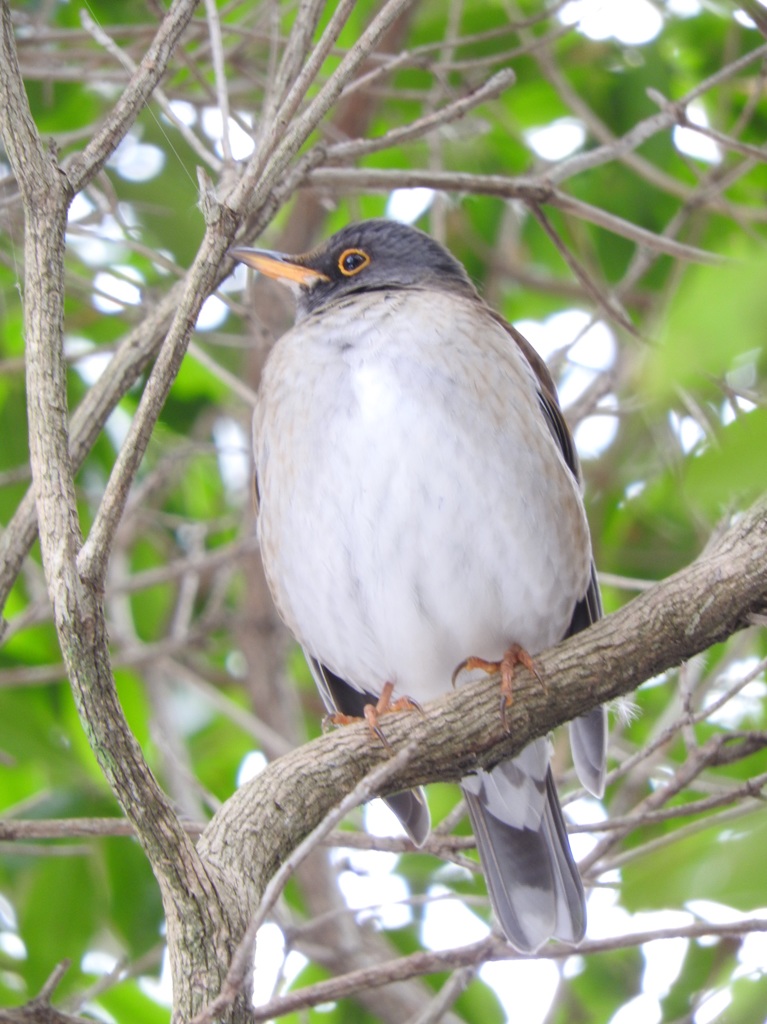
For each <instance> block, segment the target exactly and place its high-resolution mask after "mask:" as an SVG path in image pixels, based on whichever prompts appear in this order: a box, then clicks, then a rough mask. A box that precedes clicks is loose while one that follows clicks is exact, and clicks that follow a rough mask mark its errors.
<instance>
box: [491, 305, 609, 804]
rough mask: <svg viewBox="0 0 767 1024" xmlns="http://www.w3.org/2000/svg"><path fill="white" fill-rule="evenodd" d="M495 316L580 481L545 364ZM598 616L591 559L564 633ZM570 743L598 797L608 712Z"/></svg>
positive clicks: (588, 720) (585, 724) (581, 724)
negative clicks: (535, 384) (524, 366)
mask: <svg viewBox="0 0 767 1024" xmlns="http://www.w3.org/2000/svg"><path fill="white" fill-rule="evenodd" d="M495 319H496V320H497V321H498V322H500V323H501V324H503V326H504V327H505V328H506V330H507V332H508V333H509V335H510V336H511V338H512V339H513V341H514V342H515V343H516V344H517V345H518V346H519V348H520V349H521V351H522V354H523V355H524V357H525V359H526V360H527V362H528V363H529V364H530V367H531V368H532V370H533V372H534V373H535V375H536V377H537V378H538V399H539V402H540V405H541V411H542V412H543V415H544V417H545V419H546V424H547V426H548V428H549V430H550V431H551V434H552V436H553V438H554V440H555V441H556V442H557V444H558V445H559V449H560V451H561V452H562V457H563V458H564V460H565V463H566V465H567V467H568V469H569V470H570V472H571V473H572V474H573V476H574V477H575V479H576V480H578V481H580V479H581V470H580V463H579V462H578V453H577V452H576V450H575V443H574V441H573V435H572V434H571V433H570V428H569V427H568V426H567V423H566V421H565V418H564V416H563V415H562V409H561V407H560V405H559V401H558V399H557V390H556V387H555V385H554V381H553V379H552V377H551V374H550V373H549V370H548V367H547V366H546V364H545V363H544V361H543V360H542V359H541V357H540V356H539V355H538V353H537V352H536V351H535V349H534V348H533V347H532V345H531V344H530V342H529V341H528V340H527V339H526V338H525V337H524V335H522V334H520V333H519V331H518V330H517V329H516V328H515V327H513V326H512V325H511V324H509V323H507V322H506V321H505V320H504V319H503V318H502V317H501V316H500V315H496V317H495ZM601 618H602V600H601V598H600V596H599V584H598V583H597V574H596V568H595V566H594V562H593V561H592V563H591V574H590V577H589V585H588V588H587V590H586V593H585V594H584V596H583V597H582V598H581V600H580V601H579V602H578V603H577V605H576V606H575V611H574V612H573V617H572V619H571V621H570V625H569V627H568V629H567V632H566V633H565V637H568V636H573V635H574V634H575V633H580V631H581V630H582V629H586V627H587V626H590V625H591V624H592V623H594V622H596V621H597V620H598V619H601ZM563 639H564V637H563ZM570 745H571V747H572V751H573V762H574V764H575V770H576V772H577V773H578V778H579V779H580V780H581V782H582V783H583V785H584V786H585V787H586V789H588V790H589V792H590V793H593V794H594V796H597V797H601V796H602V794H603V793H604V788H605V770H606V764H605V762H606V757H607V712H606V711H605V709H604V708H603V707H599V708H594V709H593V710H592V711H589V712H587V713H586V714H585V715H581V716H580V718H576V719H574V720H573V721H572V722H571V723H570Z"/></svg>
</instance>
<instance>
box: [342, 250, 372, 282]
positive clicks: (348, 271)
mask: <svg viewBox="0 0 767 1024" xmlns="http://www.w3.org/2000/svg"><path fill="white" fill-rule="evenodd" d="M369 263H370V257H369V256H368V254H367V253H366V252H363V251H362V249H344V251H343V252H342V253H341V255H340V256H339V257H338V269H339V270H340V271H341V273H342V274H343V275H344V277H354V275H355V274H359V272H360V271H361V270H364V269H365V267H366V266H367V265H368V264H369Z"/></svg>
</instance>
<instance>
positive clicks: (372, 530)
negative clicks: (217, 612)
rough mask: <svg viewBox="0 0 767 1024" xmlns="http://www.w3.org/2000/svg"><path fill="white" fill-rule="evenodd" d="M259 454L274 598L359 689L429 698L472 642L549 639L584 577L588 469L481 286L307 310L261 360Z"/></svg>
mask: <svg viewBox="0 0 767 1024" xmlns="http://www.w3.org/2000/svg"><path fill="white" fill-rule="evenodd" d="M477 317H479V318H480V322H481V323H483V327H482V332H481V336H479V337H478V336H477V329H476V325H477ZM255 453H256V462H257V472H258V476H259V485H260V494H261V507H260V514H259V532H260V538H261V550H262V557H263V560H264V566H265V569H266V573H267V578H268V580H269V584H270V587H271V589H272V593H273V595H274V598H275V601H276V603H277V606H278V608H279V610H280V612H281V614H282V615H283V617H284V619H285V621H286V622H287V624H288V626H289V627H290V628H291V630H292V631H293V632H294V634H295V635H296V637H297V639H298V640H299V641H300V642H301V643H302V644H303V645H304V646H305V648H306V649H307V650H308V651H309V652H310V653H311V654H313V655H314V656H315V657H317V658H319V659H320V660H321V661H322V662H323V663H325V664H326V665H327V666H328V667H329V668H331V669H332V670H333V671H334V672H336V673H337V674H338V675H340V676H341V677H343V678H344V679H346V680H347V681H348V682H350V683H351V684H353V685H355V686H358V687H360V688H364V689H368V690H373V691H376V690H378V689H380V687H381V686H382V685H383V683H384V682H385V681H387V680H391V681H392V682H394V683H395V685H396V687H397V689H398V691H399V692H401V693H406V694H408V695H410V696H412V697H414V698H415V699H417V700H429V699H431V698H432V697H434V696H437V695H438V694H440V693H442V692H444V691H445V690H446V689H447V688H448V687H449V685H450V675H451V672H452V670H453V668H454V667H455V665H456V664H457V663H458V662H459V661H460V660H461V659H463V658H465V657H467V656H469V655H479V656H482V657H486V658H498V657H500V656H501V654H502V653H503V651H504V650H505V649H506V647H508V645H509V644H510V643H512V642H515V641H516V642H518V643H521V644H522V645H523V646H524V647H526V648H527V649H528V650H530V651H531V652H532V653H535V652H536V651H538V650H541V649H542V648H544V647H545V646H547V645H549V644H551V643H554V642H556V641H557V640H558V639H560V638H561V636H562V635H563V634H564V632H565V630H566V628H567V625H568V623H569V620H570V617H571V615H572V611H573V607H574V604H575V602H576V600H577V599H579V598H580V597H581V596H582V595H583V593H584V592H585V590H586V586H587V583H588V573H589V561H590V546H589V539H588V529H587V526H586V521H585V515H584V513H583V508H582V505H581V499H580V495H579V492H578V486H577V483H576V482H575V480H574V479H573V478H572V476H571V474H570V473H569V471H568V469H567V468H566V466H565V464H564V462H563V460H562V457H561V455H560V453H559V450H558V448H557V446H556V443H555V442H554V440H553V438H552V436H551V434H550V432H549V430H548V427H547V426H546V423H545V420H544V418H543V415H542V413H541V411H540V408H539V404H538V397H537V392H536V387H535V382H534V378H533V376H532V373H531V371H530V370H529V367H528V366H527V364H526V363H525V362H524V359H523V358H522V356H521V355H520V353H519V352H518V350H517V348H516V346H515V345H514V343H513V341H512V340H511V339H510V338H509V336H508V335H507V334H506V332H505V331H504V330H503V329H502V328H501V327H500V326H499V325H498V324H496V323H495V321H494V320H493V319H492V318H491V317H490V316H489V315H487V314H486V313H485V312H484V311H483V309H482V307H481V306H479V305H478V304H477V303H476V302H473V301H472V300H471V299H466V298H463V297H461V296H454V295H450V294H447V293H442V292H426V291H415V290H414V291H396V292H390V293H387V292H376V293H371V294H370V295H363V296H359V297H354V298H348V299H346V300H343V301H342V302H339V303H337V304H336V305H334V306H333V307H331V308H330V309H328V310H326V311H324V312H323V314H322V315H321V316H318V315H313V316H310V317H308V318H307V319H305V320H303V321H302V322H301V323H300V324H299V326H298V327H297V328H294V329H293V330H292V331H289V332H288V333H287V334H286V335H284V336H283V337H282V338H281V339H280V341H279V342H278V343H277V345H276V346H275V349H274V351H273V352H272V354H271V356H270V358H269V360H268V363H267V367H266V368H265V371H264V378H263V381H262V386H261V393H260V401H259V407H258V410H257V413H256V419H255Z"/></svg>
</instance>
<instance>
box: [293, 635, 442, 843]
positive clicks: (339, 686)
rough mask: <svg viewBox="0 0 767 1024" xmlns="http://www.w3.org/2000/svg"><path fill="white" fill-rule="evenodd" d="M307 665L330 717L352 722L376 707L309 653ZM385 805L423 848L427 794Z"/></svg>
mask: <svg viewBox="0 0 767 1024" xmlns="http://www.w3.org/2000/svg"><path fill="white" fill-rule="evenodd" d="M304 655H305V657H306V661H307V663H308V665H309V668H310V670H311V673H312V676H313V677H314V681H315V683H316V684H317V689H318V690H319V691H320V696H321V697H322V701H323V703H324V705H325V707H326V708H327V710H328V712H329V713H330V714H333V713H334V712H340V713H341V714H343V715H350V716H351V717H353V718H364V714H365V705H366V704H375V703H376V701H377V700H378V698H377V697H376V696H375V695H374V694H372V693H367V692H366V691H365V690H357V689H355V688H354V687H353V686H350V685H349V683H347V682H345V680H343V679H341V677H340V676H337V675H336V674H335V672H331V671H330V669H329V668H327V667H326V666H325V665H323V664H322V663H321V662H320V661H318V660H317V659H316V658H313V657H312V656H311V655H310V654H309V652H308V651H306V650H304ZM383 799H384V802H385V803H386V804H388V806H389V807H390V808H391V809H392V811H393V812H394V813H395V814H396V816H397V817H398V818H399V820H400V823H401V825H402V827H403V828H404V829H405V831H406V832H407V834H408V835H409V836H410V838H411V839H412V841H413V842H414V843H415V844H416V846H423V844H424V843H425V842H426V838H427V836H428V835H429V831H430V829H431V817H430V815H429V805H428V804H427V803H426V794H425V793H424V791H423V789H421V788H420V787H419V788H418V789H411V790H405V791H404V792H402V793H393V794H392V795H391V796H386V797H384V798H383Z"/></svg>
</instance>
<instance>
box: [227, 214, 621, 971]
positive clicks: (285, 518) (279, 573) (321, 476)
mask: <svg viewBox="0 0 767 1024" xmlns="http://www.w3.org/2000/svg"><path fill="white" fill-rule="evenodd" d="M230 252H231V255H232V256H233V257H234V258H235V259H236V260H238V261H240V262H241V263H244V264H246V265H247V266H249V267H251V268H254V269H255V270H257V271H259V272H260V273H261V274H263V275H265V276H267V277H270V278H274V279H276V280H278V281H281V282H283V283H286V284H288V285H289V286H290V287H291V288H292V290H293V292H294V293H295V296H296V317H295V324H294V326H293V327H292V328H290V329H289V330H287V331H286V333H284V334H283V335H282V336H281V337H280V338H279V339H278V340H277V341H276V342H275V344H274V346H273V348H272V349H271V351H270V353H269V356H268V358H267V360H266V362H265V365H264V369H263V372H262V377H261V381H260V385H259V392H258V399H257V403H256V411H255V414H254V423H253V444H254V458H255V477H256V495H257V508H258V514H257V530H258V537H259V544H260V550H261V557H262V562H263V567H264V572H265V576H266V580H267V583H268V586H269V589H270V591H271V594H272V597H273V600H274V603H275V606H276V609H277V611H278V613H279V614H280V616H281V617H282V619H283V620H284V622H285V623H286V624H287V626H288V628H289V629H290V630H291V632H292V633H293V635H294V637H295V638H296V640H297V641H298V643H299V644H300V646H301V647H302V648H303V651H304V654H305V656H306V660H307V662H308V664H309V667H310V669H311V672H312V674H313V676H314V679H315V682H316V684H317V686H318V689H319V691H320V694H321V696H322V698H323V701H324V703H325V705H326V707H327V709H328V710H329V711H330V712H331V713H332V714H335V715H336V716H339V718H340V719H341V720H345V718H346V717H347V716H348V717H352V718H356V717H363V716H367V717H368V718H369V720H371V721H373V722H374V724H376V728H380V727H381V723H382V715H379V714H378V712H384V711H386V710H387V708H388V707H390V706H391V707H397V708H399V707H402V706H408V705H409V706H414V705H415V704H416V703H417V704H421V703H424V702H426V701H429V700H431V699H434V698H436V697H438V696H440V695H442V694H444V693H445V692H446V691H447V690H449V688H450V686H451V679H452V677H453V675H454V673H455V672H456V671H457V669H459V668H460V667H461V666H469V667H475V666H477V665H480V666H481V667H484V668H486V669H489V668H492V667H497V666H498V665H499V664H500V665H502V666H503V667H504V669H508V670H509V671H508V672H507V673H506V674H507V676H508V675H510V674H511V671H513V665H511V664H510V661H509V656H508V655H509V653H510V652H511V653H512V658H511V660H512V661H513V660H514V654H516V660H520V659H521V660H523V662H525V663H526V664H529V665H532V666H533V667H534V657H535V655H536V654H538V653H540V652H541V651H542V650H544V649H545V648H547V647H549V646H551V645H553V644H555V643H557V642H559V641H560V640H562V639H563V638H565V637H567V636H570V635H572V634H574V633H577V632H578V631H580V630H582V629H584V628H586V627H587V626H589V625H590V624H591V623H593V622H594V621H596V620H597V619H598V618H600V616H601V615H602V607H601V600H600V594H599V588H598V583H597V577H596V573H595V569H594V561H593V556H592V547H591V539H590V533H589V527H588V523H587V519H586V513H585V510H584V504H583V498H582V484H581V477H580V469H579V463H578V457H577V454H576V451H575V446H574V443H573V439H572V436H571V433H570V431H569V429H568V426H567V424H566V422H565V419H564V416H563V414H562V411H561V408H560V405H559V402H558V398H557V393H556V389H555V385H554V382H553V380H552V377H551V375H550V373H549V371H548V369H547V367H546V365H545V363H544V361H543V360H542V359H541V358H540V356H539V355H538V354H537V353H536V352H535V350H534V349H533V347H532V346H531V345H530V344H529V342H528V341H527V340H526V339H525V338H524V337H523V335H522V334H520V333H519V331H517V330H516V329H515V328H514V327H513V326H512V325H510V324H509V323H508V322H507V321H506V320H505V319H504V318H503V317H502V316H501V315H500V314H499V313H498V312H496V311H495V310H494V309H493V308H492V307H491V306H490V305H488V304H487V303H486V302H485V301H484V300H483V299H482V298H481V296H480V294H479V292H478V291H477V289H476V287H475V286H474V284H473V283H472V281H471V279H470V277H469V275H468V273H467V272H466V270H465V268H464V266H463V265H462V264H461V262H460V261H459V260H457V259H456V258H455V257H454V256H453V255H452V254H451V253H450V252H449V251H448V249H447V248H445V247H444V246H443V245H442V244H441V243H439V242H437V241H436V240H435V239H434V238H433V237H432V236H430V235H429V234H427V233H425V232H423V231H420V230H418V229H417V228H415V227H412V226H409V225H406V224H403V223H401V222H398V221H394V220H389V219H385V218H380V219H371V220H366V221H361V222H359V223H354V224H350V225H348V226H346V227H344V228H342V229H341V230H340V231H338V232H337V233H336V234H334V235H333V236H332V237H330V238H328V239H327V240H325V241H324V242H322V243H321V244H319V245H318V246H317V247H316V248H314V249H312V250H311V251H309V252H306V253H302V254H299V255H287V254H285V253H279V252H274V251H271V250H268V249H254V248H248V247H241V246H238V247H235V248H233V249H232V250H230ZM519 652H521V653H519ZM504 658H505V659H506V660H504ZM508 698H509V695H508V694H507V696H506V699H507V700H508ZM570 737H571V748H572V752H573V761H574V765H575V768H576V772H577V774H578V776H579V778H580V780H581V782H582V783H583V785H584V786H585V787H586V788H587V789H588V790H589V791H590V792H591V793H593V794H594V795H596V796H598V797H599V796H601V795H602V793H603V790H604V784H605V757H606V745H607V724H606V713H605V710H604V708H603V707H598V708H596V709H594V710H592V711H590V712H588V713H586V714H585V715H583V716H581V717H579V718H577V719H575V720H574V721H572V722H571V723H570ZM550 760H551V742H550V740H549V739H548V738H547V737H541V738H538V739H535V740H534V741H533V742H531V743H530V744H529V745H528V746H527V747H525V748H524V750H523V751H522V752H521V753H520V754H519V755H518V756H516V757H514V758H512V759H510V760H507V761H504V762H502V763H500V764H498V765H497V766H496V767H494V768H493V769H492V770H490V771H484V770H482V771H477V772H475V773H472V774H470V775H467V776H466V777H464V778H463V779H462V782H461V787H462V790H463V795H464V797H465V800H466V804H467V806H468V813H469V818H470V821H471V825H472V828H473V831H474V835H475V837H476V841H477V848H478V853H479V858H480V863H481V865H482V868H483V871H484V874H485V878H486V881H487V887H488V894H489V897H490V902H491V905H492V907H493V909H494V911H495V915H496V917H497V919H498V922H499V923H500V926H501V928H502V930H503V933H504V935H505V936H506V938H507V940H508V941H509V943H510V944H511V945H512V946H513V947H514V948H515V949H516V950H518V951H520V952H523V953H532V952H535V951H537V950H538V949H539V948H540V947H541V946H542V945H543V944H544V943H545V942H546V941H547V940H549V939H552V938H554V939H559V940H561V941H564V942H568V943H572V944H577V943H578V942H580V941H581V939H582V938H583V936H584V933H585V927H586V904H585V895H584V887H583V883H582V880H581V877H580V875H579V872H578V868H577V866H576V864H575V861H574V858H573V855H572V852H571V850H570V845H569V841H568V838H567V831H566V827H565V822H564V818H563V814H562V810H561V806H560V803H559V799H558V797H557V791H556V788H555V785H554V781H553V776H552V771H551V765H550ZM387 802H388V803H389V805H390V807H391V808H392V810H393V811H394V812H395V814H396V815H397V816H398V818H399V819H400V821H401V823H402V825H403V827H404V828H405V830H406V832H407V833H408V835H409V836H410V838H411V839H412V840H413V842H414V843H415V844H416V845H421V844H423V843H424V841H425V840H426V838H427V836H428V834H429V830H430V818H429V810H428V805H427V803H426V800H425V797H424V795H423V792H422V791H421V790H414V791H413V790H411V791H407V792H403V793H399V794H395V795H394V796H391V797H389V798H387Z"/></svg>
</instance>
